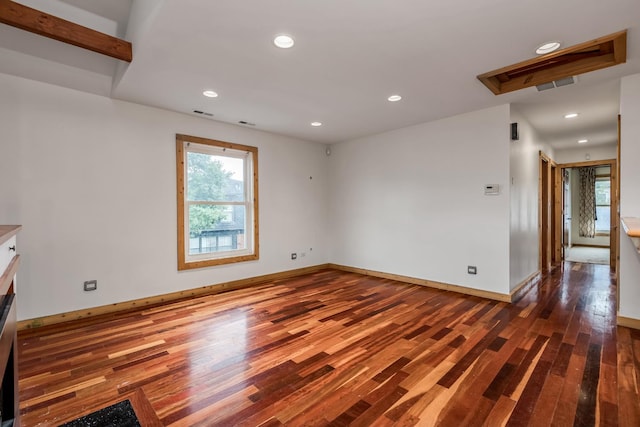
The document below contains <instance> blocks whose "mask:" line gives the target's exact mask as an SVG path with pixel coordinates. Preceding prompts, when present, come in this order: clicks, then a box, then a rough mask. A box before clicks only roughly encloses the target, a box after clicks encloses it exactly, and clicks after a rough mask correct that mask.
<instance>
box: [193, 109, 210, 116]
mask: <svg viewBox="0 0 640 427" xmlns="http://www.w3.org/2000/svg"><path fill="white" fill-rule="evenodd" d="M193 112H194V113H196V114H200V115H202V116H208V117H213V113H207V112H206V111H202V110H193Z"/></svg>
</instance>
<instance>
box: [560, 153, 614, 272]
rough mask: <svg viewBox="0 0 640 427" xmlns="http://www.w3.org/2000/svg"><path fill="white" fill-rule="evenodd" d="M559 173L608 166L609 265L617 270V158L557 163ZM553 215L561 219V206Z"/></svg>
mask: <svg viewBox="0 0 640 427" xmlns="http://www.w3.org/2000/svg"><path fill="white" fill-rule="evenodd" d="M557 166H558V171H559V174H560V175H561V176H562V174H563V173H564V170H565V169H571V168H579V167H586V166H609V167H610V171H611V231H610V233H609V250H610V257H609V265H610V266H611V271H617V265H616V264H617V259H618V231H619V219H618V204H619V192H618V188H619V187H618V186H619V182H618V159H606V160H590V161H586V162H575V163H562V164H559V165H557ZM560 201H562V195H560ZM555 215H556V216H557V218H556V221H557V220H558V219H562V208H561V206H560V211H559V212H558V210H557V209H556V212H555Z"/></svg>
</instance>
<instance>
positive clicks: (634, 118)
mask: <svg viewBox="0 0 640 427" xmlns="http://www.w3.org/2000/svg"><path fill="white" fill-rule="evenodd" d="M620 114H621V127H620V129H621V135H620V216H622V217H625V216H631V217H640V167H638V161H639V160H640V74H636V75H633V76H628V77H624V78H623V79H622V83H621V87H620ZM619 279H620V281H619V283H618V289H619V292H620V315H621V316H624V317H630V318H634V319H640V254H638V252H637V251H636V250H635V247H634V246H633V245H632V244H631V239H629V237H628V236H626V235H625V234H624V231H623V230H621V236H620V272H619Z"/></svg>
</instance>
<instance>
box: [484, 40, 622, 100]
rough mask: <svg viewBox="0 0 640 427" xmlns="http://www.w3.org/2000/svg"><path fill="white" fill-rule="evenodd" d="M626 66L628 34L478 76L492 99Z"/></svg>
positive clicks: (582, 44)
mask: <svg viewBox="0 0 640 427" xmlns="http://www.w3.org/2000/svg"><path fill="white" fill-rule="evenodd" d="M625 62H627V30H623V31H620V32H617V33H614V34H610V35H608V36H604V37H600V38H597V39H595V40H591V41H588V42H585V43H580V44H577V45H575V46H571V47H568V48H566V49H561V50H558V51H556V52H552V53H548V54H546V55H543V56H539V57H536V58H533V59H529V60H527V61H523V62H519V63H517V64H513V65H510V66H508V67H504V68H500V69H498V70H494V71H490V72H488V73H484V74H480V75H479V76H478V80H480V81H481V82H482V83H483V84H484V85H485V86H486V87H488V88H489V90H490V91H491V92H493V93H494V94H495V95H501V94H503V93H508V92H513V91H515V90H519V89H524V88H527V87H531V86H537V85H541V84H544V83H549V82H551V81H554V80H560V79H564V78H566V77H570V76H577V75H578V74H584V73H588V72H590V71H595V70H600V69H602V68H607V67H611V66H613V65H617V64H622V63H625Z"/></svg>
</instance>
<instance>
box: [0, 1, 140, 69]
mask: <svg viewBox="0 0 640 427" xmlns="http://www.w3.org/2000/svg"><path fill="white" fill-rule="evenodd" d="M0 23H3V24H7V25H10V26H12V27H16V28H20V29H21V30H25V31H29V32H31V33H35V34H38V35H41V36H44V37H48V38H51V39H55V40H58V41H61V42H63V43H68V44H72V45H74V46H78V47H81V48H84V49H88V50H91V51H93V52H97V53H101V54H103V55H107V56H110V57H112V58H116V59H120V60H122V61H126V62H131V61H132V59H133V53H132V49H131V43H130V42H128V41H126V40H122V39H119V38H117V37H113V36H110V35H109V34H105V33H101V32H100V31H96V30H93V29H91V28H87V27H84V26H82V25H78V24H76V23H74V22H70V21H67V20H64V19H62V18H58V17H57V16H53V15H50V14H48V13H45V12H41V11H39V10H36V9H32V8H30V7H28V6H25V5H22V4H20V3H16V2H14V1H10V0H0Z"/></svg>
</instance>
